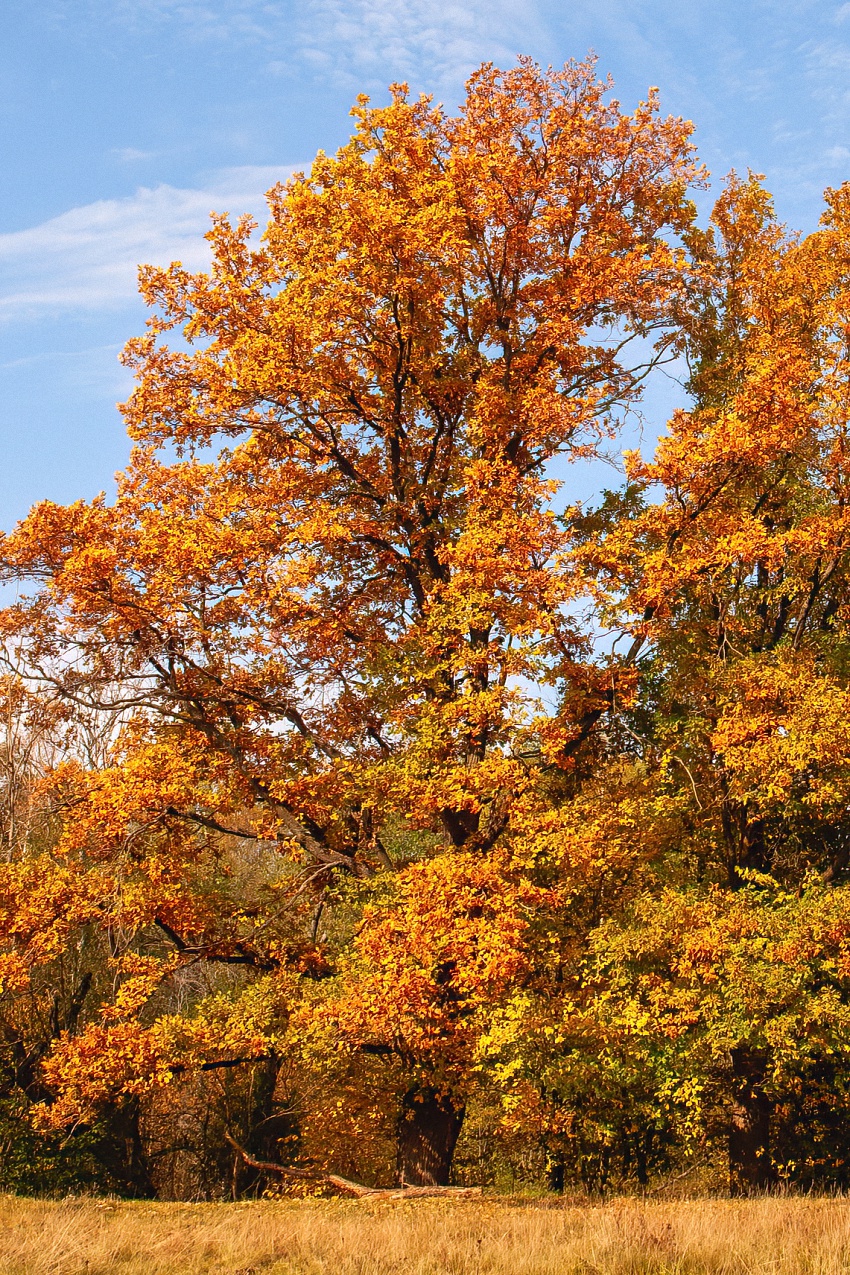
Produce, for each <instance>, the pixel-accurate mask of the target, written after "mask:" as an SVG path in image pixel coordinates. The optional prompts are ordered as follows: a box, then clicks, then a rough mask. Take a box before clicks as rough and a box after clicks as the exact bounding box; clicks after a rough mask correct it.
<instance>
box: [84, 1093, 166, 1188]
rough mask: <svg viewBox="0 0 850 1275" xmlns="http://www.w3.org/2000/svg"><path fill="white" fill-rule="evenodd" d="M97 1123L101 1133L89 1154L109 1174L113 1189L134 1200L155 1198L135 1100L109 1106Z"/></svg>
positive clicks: (137, 1105)
mask: <svg viewBox="0 0 850 1275" xmlns="http://www.w3.org/2000/svg"><path fill="white" fill-rule="evenodd" d="M100 1123H101V1128H102V1133H101V1136H100V1137H99V1138H98V1139H97V1141H96V1142H95V1144H94V1146H93V1147H92V1151H93V1153H94V1155H95V1158H96V1159H97V1160H98V1161H99V1163H100V1164H102V1165H103V1167H104V1168H105V1169H106V1171H107V1172H108V1173H109V1175H110V1177H111V1179H112V1182H113V1184H114V1185H113V1189H114V1190H116V1191H117V1192H118V1193H119V1194H121V1195H124V1196H129V1197H130V1198H131V1199H134V1200H152V1199H154V1198H155V1196H156V1187H155V1186H154V1183H153V1180H152V1178H151V1175H150V1169H149V1166H148V1161H147V1156H146V1155H145V1148H144V1144H143V1141H142V1135H141V1131H140V1128H139V1104H138V1102H137V1100H136V1099H135V1098H131V1099H129V1100H127V1101H125V1102H123V1103H121V1104H118V1105H116V1106H113V1107H110V1108H109V1109H108V1110H107V1112H106V1113H105V1115H104V1116H103V1117H102V1119H101V1122H100Z"/></svg>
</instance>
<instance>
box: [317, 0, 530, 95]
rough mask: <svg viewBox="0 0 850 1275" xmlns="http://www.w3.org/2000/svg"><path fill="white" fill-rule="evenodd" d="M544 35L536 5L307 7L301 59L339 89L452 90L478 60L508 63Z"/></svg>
mask: <svg viewBox="0 0 850 1275" xmlns="http://www.w3.org/2000/svg"><path fill="white" fill-rule="evenodd" d="M541 40H545V35H544V33H543V31H542V28H541V20H540V15H539V12H538V8H537V2H536V0H407V3H406V4H402V3H399V0H310V3H309V4H308V5H307V6H306V7H305V10H304V13H303V17H302V21H301V26H300V38H299V54H300V56H301V57H302V58H304V59H305V60H306V61H307V62H309V63H311V64H312V65H313V66H314V67H315V68H316V69H317V70H320V71H321V72H323V73H324V74H327V75H328V76H330V77H331V78H333V79H334V80H336V81H337V82H341V83H345V84H351V85H355V84H358V85H361V86H362V84H363V82H364V80H365V81H367V82H369V83H370V84H372V85H382V86H386V83H387V80H388V79H392V78H410V79H411V80H416V81H417V86H418V83H420V82H421V81H422V80H423V79H425V80H426V81H427V83H429V84H430V85H432V86H433V87H434V88H436V89H438V90H440V89H444V88H455V87H457V86H459V84H460V82H461V81H462V80H463V79H464V78H465V77H466V76H467V75H468V74H469V72H470V71H471V70H472V69H473V68H474V67H476V66H477V65H479V63H480V62H482V61H483V60H487V59H491V60H493V61H496V62H501V63H506V62H512V61H513V59H514V58H515V57H516V55H517V53H520V52H523V51H526V50H528V49H529V48H531V47H539V45H540V43H541Z"/></svg>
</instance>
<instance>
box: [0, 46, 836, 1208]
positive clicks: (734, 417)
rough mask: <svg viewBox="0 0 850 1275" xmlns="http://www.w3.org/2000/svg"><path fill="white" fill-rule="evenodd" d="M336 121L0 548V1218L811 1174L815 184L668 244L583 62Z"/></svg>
mask: <svg viewBox="0 0 850 1275" xmlns="http://www.w3.org/2000/svg"><path fill="white" fill-rule="evenodd" d="M353 116H354V119H355V132H354V135H353V137H352V139H351V141H350V142H349V143H348V144H347V145H346V146H344V147H343V148H342V149H341V150H340V151H339V152H338V153H337V154H336V155H335V156H333V157H329V156H326V155H324V154H319V156H318V157H317V158H316V160H315V162H314V164H313V166H312V168H311V170H310V172H309V174H306V175H305V174H299V175H296V176H295V177H293V178H292V179H291V180H290V181H289V182H287V183H286V184H283V185H280V186H277V187H275V188H274V189H273V190H272V191H270V192H269V197H268V198H269V213H270V220H269V223H268V226H267V227H266V229H265V231H264V233H263V235H262V237H258V236H257V235H256V233H255V232H256V230H257V227H256V226H255V225H254V223H252V222H251V221H250V220H249V219H246V218H243V219H241V220H239V221H236V222H233V221H231V220H230V219H229V218H228V217H227V216H216V217H214V219H213V225H212V229H211V231H210V233H209V235H208V239H209V243H210V247H211V255H212V263H211V267H210V269H209V270H208V271H206V272H203V273H190V272H189V271H187V270H185V269H184V268H183V267H182V266H181V265H180V264H179V263H174V264H172V265H171V266H169V267H168V268H164V269H162V268H156V267H153V266H147V267H144V268H143V269H142V271H141V276H140V277H141V289H142V293H143V296H144V297H145V299H146V301H147V302H148V304H149V306H150V308H151V318H150V320H149V322H148V330H147V333H146V334H145V335H144V336H143V337H139V338H136V339H134V340H132V341H130V342H129V344H128V346H127V348H126V351H125V355H124V357H125V360H126V362H127V363H128V365H129V366H131V367H132V368H133V369H134V371H135V373H136V378H137V386H136V389H135V390H134V392H133V394H132V396H131V397H130V399H129V401H128V402H127V403H126V404H124V406H123V409H122V410H123V412H124V416H125V420H126V423H127V427H128V429H129V432H130V435H131V437H132V438H133V439H134V442H135V447H134V451H133V454H132V458H131V461H130V464H129V465H128V467H127V469H126V470H125V471H124V472H123V473H122V474H121V475H120V476H119V485H118V491H117V495H116V497H115V499H114V500H113V501H111V502H108V501H107V500H106V499H105V498H100V499H98V500H95V501H93V502H78V503H76V504H73V505H70V506H67V507H60V506H56V505H53V504H50V503H47V502H45V503H42V504H40V505H38V506H36V507H35V508H34V509H33V510H32V512H31V513H30V515H29V516H28V518H26V519H25V520H24V521H23V522H22V523H21V524H20V525H19V526H18V527H17V528H16V529H15V530H14V531H13V532H12V533H11V534H9V535H7V536H5V537H4V538H3V539H2V542H0V573H2V577H3V579H4V580H6V581H7V582H12V581H14V582H16V584H17V586H18V600H17V601H16V602H15V603H14V604H13V605H10V606H7V607H6V608H5V609H4V610H3V611H2V612H0V626H2V637H3V641H4V644H5V646H4V650H5V657H4V669H5V672H4V676H3V680H2V686H0V693H2V699H3V707H4V721H5V723H6V725H5V728H4V736H3V747H2V756H1V757H0V763H2V798H3V805H2V811H0V814H1V815H2V833H3V846H4V850H5V862H4V863H3V864H2V865H0V877H2V890H1V891H0V914H2V921H3V938H2V945H0V980H2V981H0V1042H2V1043H0V1127H2V1122H3V1121H4V1120H6V1121H9V1122H11V1124H14V1125H15V1126H16V1127H17V1128H18V1129H19V1130H24V1129H25V1130H27V1132H26V1133H22V1132H19V1133H18V1134H16V1135H15V1137H16V1139H17V1140H16V1142H15V1146H16V1147H18V1152H16V1155H17V1157H18V1158H17V1159H14V1158H13V1161H12V1164H13V1168H12V1170H10V1173H9V1175H7V1176H9V1182H10V1184H11V1185H12V1186H14V1187H17V1188H18V1189H33V1179H32V1172H33V1171H32V1167H31V1166H32V1165H33V1164H37V1165H39V1166H40V1168H39V1169H38V1173H39V1174H40V1180H41V1181H42V1182H43V1183H47V1182H66V1181H77V1182H79V1181H88V1180H91V1181H93V1182H96V1183H99V1184H101V1185H105V1186H107V1187H109V1189H119V1190H122V1191H126V1192H128V1193H131V1194H152V1193H154V1192H159V1193H161V1194H189V1195H193V1196H198V1195H204V1194H206V1195H208V1196H215V1195H216V1194H220V1193H221V1192H222V1191H234V1192H237V1193H238V1192H243V1191H244V1192H252V1191H258V1190H263V1189H268V1188H269V1183H270V1182H272V1181H276V1182H280V1183H283V1184H285V1186H286V1189H290V1190H305V1189H320V1188H321V1184H322V1183H324V1184H325V1185H326V1186H327V1184H328V1183H331V1184H332V1185H333V1183H334V1182H335V1183H336V1184H337V1185H339V1183H340V1182H342V1181H344V1179H348V1178H351V1179H356V1181H357V1182H359V1183H371V1184H374V1183H378V1184H381V1183H384V1184H389V1183H391V1182H393V1181H396V1182H400V1183H401V1184H403V1185H408V1186H419V1187H424V1186H430V1185H435V1186H439V1185H444V1184H446V1183H448V1181H449V1180H450V1175H451V1174H452V1172H454V1174H455V1177H456V1178H457V1179H459V1180H461V1181H467V1180H476V1181H481V1180H482V1178H486V1180H488V1181H490V1180H493V1175H494V1174H495V1175H496V1177H498V1175H499V1174H501V1175H502V1178H503V1179H504V1180H508V1179H509V1178H512V1179H516V1178H522V1177H526V1178H528V1177H535V1176H536V1177H543V1178H545V1179H546V1180H548V1182H549V1183H550V1185H551V1186H553V1187H555V1188H559V1187H563V1185H564V1183H565V1181H567V1180H570V1179H573V1178H578V1179H581V1180H582V1181H584V1183H585V1184H586V1185H588V1186H591V1187H598V1186H604V1185H605V1184H606V1183H608V1182H609V1181H612V1180H615V1179H616V1178H617V1176H619V1178H620V1179H621V1180H624V1181H625V1180H628V1179H629V1178H630V1177H635V1178H636V1179H637V1180H638V1181H639V1182H641V1183H646V1181H648V1178H649V1176H650V1175H652V1174H663V1173H665V1172H668V1171H671V1170H672V1169H674V1168H675V1169H676V1170H677V1171H682V1172H688V1171H693V1172H705V1173H711V1172H713V1171H719V1170H718V1169H717V1166H718V1165H720V1164H721V1162H722V1163H723V1164H725V1166H726V1168H725V1169H724V1170H723V1172H728V1174H729V1181H730V1185H731V1187H732V1189H733V1190H736V1191H746V1190H750V1189H753V1188H763V1187H765V1186H768V1185H770V1184H771V1183H772V1182H774V1181H777V1180H787V1181H798V1182H801V1183H805V1184H808V1185H812V1184H815V1185H816V1184H821V1183H830V1184H836V1183H837V1184H843V1183H844V1182H845V1179H846V1174H847V1169H846V1164H845V1157H844V1151H843V1147H844V1145H845V1143H846V1130H847V1121H848V1118H850V1111H848V1109H847V1102H848V1095H847V1092H846V1090H847V1085H846V1079H845V1077H846V1075H847V1065H848V1061H850V1060H848V1057H847V1051H848V1047H850V1019H848V997H850V947H848V936H849V935H850V930H848V927H850V906H848V900H850V894H848V888H850V887H848V884H847V870H848V867H850V816H848V798H849V797H850V766H849V765H848V761H847V756H848V747H847V745H848V742H850V741H848V730H850V728H848V725H847V721H848V714H847V705H848V701H850V660H849V659H848V654H849V653H850V646H848V620H850V610H848V602H849V601H850V554H849V553H848V534H849V533H850V524H849V523H848V513H847V512H846V505H847V499H846V497H847V493H848V479H850V457H848V452H847V415H848V372H850V354H849V351H848V334H850V257H848V247H850V237H848V226H850V194H849V193H848V190H847V189H845V188H843V187H842V188H841V189H840V190H837V191H829V192H827V196H826V211H825V213H824V216H823V219H822V223H821V226H820V228H819V229H818V230H817V231H816V232H815V233H813V234H811V235H809V236H807V237H802V236H799V235H793V234H789V233H788V232H787V231H786V230H785V229H784V227H782V226H781V225H780V223H779V222H778V221H777V219H776V216H775V213H774V210H773V207H772V204H771V200H770V197H769V195H768V194H767V193H766V192H765V190H764V189H763V187H762V185H761V184H760V180H759V179H758V178H757V177H755V176H752V175H750V176H748V177H747V178H746V179H743V178H740V177H738V176H735V175H734V174H733V175H732V176H731V177H730V178H729V179H728V181H727V183H726V185H725V188H724V190H723V192H722V193H721V195H720V198H719V200H718V201H717V203H716V204H715V207H714V211H713V213H712V214H711V219H710V223H709V225H708V227H707V228H702V227H700V225H699V222H698V219H697V215H696V208H695V205H694V202H693V195H694V192H695V190H696V189H698V188H700V187H701V186H703V185H704V184H705V173H704V171H703V169H702V168H701V167H700V165H699V163H698V161H697V159H696V156H695V153H694V150H693V147H692V145H691V142H690V137H691V132H692V128H691V125H690V124H688V123H686V122H684V121H682V120H680V119H674V118H663V117H662V116H661V115H660V113H659V108H658V102H657V98H656V95H655V92H654V91H652V92H650V94H649V96H648V98H647V100H646V101H645V102H643V103H641V104H640V105H639V106H638V107H637V109H636V110H634V111H633V112H632V113H626V112H625V111H624V110H623V109H622V107H621V106H620V104H619V103H618V102H616V101H614V100H613V99H612V98H611V85H610V84H609V83H608V82H603V81H600V80H599V79H598V78H597V75H596V70H595V66H594V64H593V62H592V61H587V62H582V63H569V64H567V65H566V66H565V67H564V68H563V69H560V70H552V69H550V70H548V71H543V70H541V69H540V68H539V67H537V66H536V65H534V64H533V63H532V62H531V61H529V60H525V59H523V60H520V62H519V64H518V65H517V66H515V67H514V68H513V69H510V70H507V71H500V70H497V69H496V68H494V67H492V66H484V67H482V68H481V69H480V70H479V71H478V72H476V73H475V74H474V75H473V76H472V78H471V79H470V81H469V84H468V86H467V96H466V99H465V101H464V103H463V105H462V107H461V109H460V111H459V112H458V114H457V115H449V114H447V113H446V112H445V111H444V110H443V109H442V108H440V107H437V106H435V105H434V104H433V102H432V101H431V100H430V99H428V98H419V99H414V98H412V97H411V95H410V94H409V92H408V89H407V88H406V86H403V85H402V86H398V85H397V86H393V87H392V89H391V94H390V102H389V105H387V106H383V107H375V106H373V105H371V104H370V103H369V102H368V100H367V99H366V98H360V99H358V103H357V105H356V107H355V109H354V111H353ZM663 364H668V365H670V366H671V367H672V368H673V369H674V370H675V372H676V374H678V375H681V376H682V378H683V380H684V382H685V386H684V388H685V390H686V394H684V393H683V400H682V401H683V406H682V408H681V409H680V410H678V411H677V412H676V413H675V415H674V416H673V418H672V420H671V421H670V422H669V423H668V424H667V426H666V430H665V432H664V433H663V434H662V436H661V438H660V441H659V443H658V446H657V449H656V451H655V454H654V455H653V456H643V455H640V454H638V453H636V452H629V453H627V455H626V471H625V474H624V475H623V479H622V483H621V484H620V486H619V487H617V488H616V489H614V490H611V491H608V492H604V493H601V494H600V496H599V498H598V499H597V500H595V501H592V502H588V501H584V502H580V501H577V500H576V499H575V497H574V495H573V494H572V493H571V475H572V474H574V473H580V472H581V469H582V466H583V465H584V464H585V463H586V462H587V461H589V460H593V459H594V458H597V457H600V456H602V455H604V454H605V453H606V451H607V450H608V449H610V448H612V447H613V448H615V449H616V448H617V447H621V446H622V439H623V437H624V436H625V431H626V429H627V422H628V419H629V414H630V413H633V412H634V411H636V410H638V404H639V402H640V398H641V394H642V391H643V387H644V385H645V383H646V381H647V379H648V378H650V377H651V376H652V375H653V374H655V372H656V370H657V369H658V368H659V367H660V366H661V365H663ZM656 424H657V425H658V426H660V425H661V424H662V423H661V422H657V423H656ZM21 1117H24V1120H23V1121H22V1119H21ZM10 1127H11V1125H10ZM453 1165H454V1168H453ZM28 1166H29V1167H28ZM263 1166H265V1167H263ZM271 1166H277V1167H276V1168H272V1167H271ZM16 1174H17V1176H15V1175H16ZM28 1174H29V1175H30V1176H28ZM75 1175H76V1176H75ZM86 1175H88V1176H87V1177H86ZM311 1184H312V1185H311ZM317 1184H318V1185H317ZM36 1185H38V1183H36ZM349 1185H350V1184H349Z"/></svg>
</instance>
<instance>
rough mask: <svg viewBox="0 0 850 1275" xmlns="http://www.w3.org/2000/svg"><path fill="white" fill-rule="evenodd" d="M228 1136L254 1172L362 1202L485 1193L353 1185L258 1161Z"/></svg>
mask: <svg viewBox="0 0 850 1275" xmlns="http://www.w3.org/2000/svg"><path fill="white" fill-rule="evenodd" d="M224 1136H225V1138H226V1139H227V1141H228V1142H229V1143H230V1145H231V1146H232V1147H233V1149H234V1151H236V1152H237V1154H238V1155H239V1156H241V1158H242V1160H243V1161H244V1162H245V1164H247V1165H248V1166H249V1167H250V1168H252V1169H259V1170H260V1172H262V1173H277V1174H279V1175H280V1176H281V1177H285V1178H294V1179H297V1180H299V1181H301V1182H318V1183H321V1184H323V1185H325V1186H332V1187H336V1189H337V1191H342V1193H343V1194H344V1195H353V1196H354V1197H355V1198H356V1199H358V1200H365V1199H370V1200H375V1199H384V1200H418V1199H422V1198H423V1197H425V1196H441V1197H442V1198H443V1199H445V1198H446V1197H449V1198H450V1199H460V1200H463V1199H471V1198H473V1197H474V1196H479V1195H480V1194H481V1187H480V1186H388V1187H383V1186H363V1184H362V1183H360V1182H352V1181H351V1179H350V1178H343V1177H340V1175H339V1174H338V1173H325V1172H323V1171H322V1170H321V1169H296V1168H295V1167H294V1166H292V1165H288V1164H276V1163H275V1162H274V1161H273V1160H257V1159H255V1157H254V1156H252V1155H250V1154H249V1152H247V1151H246V1150H245V1148H244V1147H243V1146H240V1144H239V1143H238V1142H237V1141H236V1139H235V1138H233V1137H231V1135H230V1134H229V1133H227V1132H225V1135H224Z"/></svg>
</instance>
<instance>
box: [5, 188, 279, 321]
mask: <svg viewBox="0 0 850 1275" xmlns="http://www.w3.org/2000/svg"><path fill="white" fill-rule="evenodd" d="M291 171H292V169H291V168H284V167H280V168H271V167H268V168H266V167H248V168H232V169H226V170H223V171H222V172H220V173H219V174H217V175H216V178H215V180H213V181H212V182H210V184H209V185H207V186H205V187H204V188H203V189H198V190H192V189H179V188H177V187H174V186H156V187H154V188H148V187H141V188H140V189H139V190H137V191H136V193H135V194H134V195H131V196H129V197H128V198H125V199H102V200H98V201H97V202H96V203H93V204H86V205H85V206H83V207H81V208H72V209H71V210H70V211H68V212H65V213H62V214H61V215H60V216H58V217H53V218H51V220H50V221H45V222H42V224H41V225H39V226H33V227H32V228H31V229H28V230H19V231H16V232H14V233H11V234H3V235H0V274H2V279H3V283H2V286H0V319H5V320H10V319H13V318H30V317H37V316H38V315H40V314H44V313H45V312H51V311H53V312H56V311H67V310H69V309H72V310H87V311H92V310H104V309H113V308H115V307H118V306H122V305H125V304H126V303H127V302H128V301H130V300H132V299H133V298H134V297H135V295H136V291H137V286H136V278H137V271H138V267H139V265H140V264H141V263H148V262H149V263H153V264H156V265H167V264H168V263H169V262H171V261H182V262H183V264H184V265H186V266H188V267H189V268H190V269H194V270H198V269H203V268H204V267H205V266H206V265H207V264H208V262H209V246H208V244H207V243H206V241H205V240H204V237H203V236H204V234H205V232H206V231H207V230H208V229H209V215H210V212H211V211H213V210H215V211H216V212H230V213H232V214H233V215H234V216H237V215H239V214H241V213H244V212H249V213H251V214H252V215H253V216H254V217H256V218H257V220H258V221H260V224H262V222H263V219H264V212H265V203H264V200H263V192H264V191H266V190H267V189H268V188H269V187H270V186H272V185H273V184H274V183H275V182H276V181H279V180H281V179H282V178H284V177H286V176H288V175H289V173H290V172H291Z"/></svg>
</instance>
